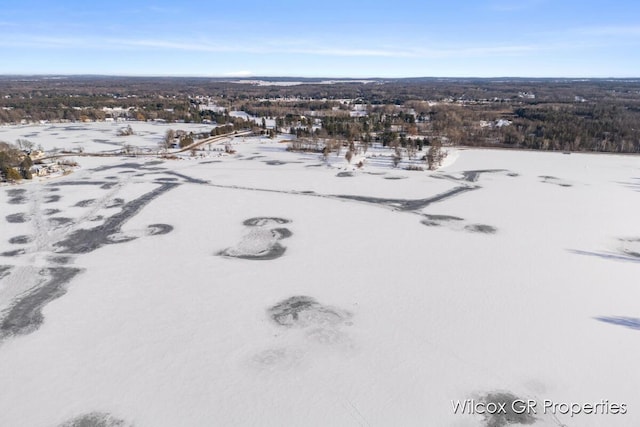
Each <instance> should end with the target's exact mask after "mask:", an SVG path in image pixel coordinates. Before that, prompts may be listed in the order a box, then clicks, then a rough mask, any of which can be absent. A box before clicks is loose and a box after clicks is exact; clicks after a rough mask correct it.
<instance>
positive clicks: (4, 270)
mask: <svg viewBox="0 0 640 427" xmlns="http://www.w3.org/2000/svg"><path fill="white" fill-rule="evenodd" d="M12 268H13V267H12V266H11V265H0V279H3V278H5V277H7V276H8V275H9V272H10V271H11V269H12Z"/></svg>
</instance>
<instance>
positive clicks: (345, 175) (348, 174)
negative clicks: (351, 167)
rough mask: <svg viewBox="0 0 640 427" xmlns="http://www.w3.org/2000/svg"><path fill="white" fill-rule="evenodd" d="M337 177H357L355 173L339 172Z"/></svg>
mask: <svg viewBox="0 0 640 427" xmlns="http://www.w3.org/2000/svg"><path fill="white" fill-rule="evenodd" d="M336 176H337V177H338V178H350V177H352V176H355V175H354V174H353V172H338V173H337V174H336Z"/></svg>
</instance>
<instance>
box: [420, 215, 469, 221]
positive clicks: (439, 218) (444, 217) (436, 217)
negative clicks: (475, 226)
mask: <svg viewBox="0 0 640 427" xmlns="http://www.w3.org/2000/svg"><path fill="white" fill-rule="evenodd" d="M423 216H424V217H425V218H426V219H428V220H431V221H464V219H463V218H460V217H459V216H453V215H429V214H424V215H423Z"/></svg>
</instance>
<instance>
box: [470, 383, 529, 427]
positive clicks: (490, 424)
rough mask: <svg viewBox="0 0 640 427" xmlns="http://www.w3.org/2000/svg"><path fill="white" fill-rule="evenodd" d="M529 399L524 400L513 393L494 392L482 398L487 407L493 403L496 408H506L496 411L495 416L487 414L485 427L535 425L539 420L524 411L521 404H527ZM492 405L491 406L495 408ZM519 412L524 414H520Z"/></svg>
mask: <svg viewBox="0 0 640 427" xmlns="http://www.w3.org/2000/svg"><path fill="white" fill-rule="evenodd" d="M527 400H528V399H522V398H520V397H518V396H515V395H513V394H511V393H503V392H494V393H488V394H486V395H484V396H481V398H480V401H481V402H483V403H484V404H485V405H488V404H489V403H492V404H493V405H496V408H504V409H501V410H497V411H495V413H493V414H485V415H484V422H485V427H504V426H507V425H511V424H520V425H529V424H534V423H535V422H536V421H537V418H536V417H534V416H533V415H532V414H529V413H527V412H528V411H522V409H523V405H522V404H521V403H520V402H526V401H527ZM493 405H491V406H493ZM517 412H523V413H522V414H519V413H517Z"/></svg>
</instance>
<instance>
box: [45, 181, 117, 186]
mask: <svg viewBox="0 0 640 427" xmlns="http://www.w3.org/2000/svg"><path fill="white" fill-rule="evenodd" d="M106 183H107V182H106V181H62V182H56V183H55V184H51V185H55V186H58V187H62V186H65V187H67V186H70V185H104V184H106Z"/></svg>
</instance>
